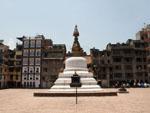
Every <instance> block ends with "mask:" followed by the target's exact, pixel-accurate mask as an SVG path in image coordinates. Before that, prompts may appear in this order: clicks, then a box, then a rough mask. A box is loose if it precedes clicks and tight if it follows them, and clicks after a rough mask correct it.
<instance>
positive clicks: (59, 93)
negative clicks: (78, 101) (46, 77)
mask: <svg viewBox="0 0 150 113" xmlns="http://www.w3.org/2000/svg"><path fill="white" fill-rule="evenodd" d="M91 90H92V91H91ZM91 90H90V89H84V90H83V89H77V96H117V91H114V90H113V91H110V90H107V89H105V90H103V89H100V90H97V89H96V90H94V89H91ZM33 96H35V97H73V96H76V89H75V88H71V89H65V90H64V89H63V90H61V89H58V90H57V89H55V90H54V91H52V92H35V93H34V94H33Z"/></svg>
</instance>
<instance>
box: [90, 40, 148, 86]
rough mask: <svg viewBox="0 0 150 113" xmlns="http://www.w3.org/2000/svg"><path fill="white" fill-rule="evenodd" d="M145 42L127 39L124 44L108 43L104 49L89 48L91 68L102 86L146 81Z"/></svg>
mask: <svg viewBox="0 0 150 113" xmlns="http://www.w3.org/2000/svg"><path fill="white" fill-rule="evenodd" d="M146 46H147V43H145V42H144V41H141V40H128V41H127V43H126V44H124V43H123V44H119V43H118V44H108V45H107V48H106V50H104V51H99V50H97V49H91V56H92V60H93V70H94V72H95V74H96V75H97V76H96V78H97V80H98V81H100V82H101V85H102V86H104V87H110V86H113V85H115V84H118V85H120V84H122V83H124V82H128V83H130V85H133V83H134V82H148V80H149V79H148V73H147V62H146V57H147V52H146V50H145V47H146Z"/></svg>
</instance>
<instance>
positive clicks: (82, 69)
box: [49, 26, 101, 93]
mask: <svg viewBox="0 0 150 113" xmlns="http://www.w3.org/2000/svg"><path fill="white" fill-rule="evenodd" d="M73 35H74V36H75V40H74V43H73V47H72V56H73V57H69V58H68V59H66V61H65V69H64V71H63V72H62V73H59V76H58V79H57V80H56V81H55V83H54V85H53V86H52V87H51V89H50V90H49V92H52V93H69V92H74V91H75V88H71V87H70V83H71V76H73V74H74V73H75V72H76V73H77V74H78V75H79V76H80V78H81V84H82V86H81V87H80V88H78V92H79V93H80V92H81V93H82V92H84V93H92V92H93V93H94V92H97V91H100V90H101V88H100V86H99V85H97V81H96V80H95V79H94V78H93V73H92V72H89V71H88V68H87V61H86V59H85V58H84V57H82V55H83V50H82V48H81V47H80V44H79V42H78V38H77V37H78V36H79V32H78V29H77V26H76V27H75V30H74V34H73Z"/></svg>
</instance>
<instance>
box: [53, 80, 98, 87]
mask: <svg viewBox="0 0 150 113" xmlns="http://www.w3.org/2000/svg"><path fill="white" fill-rule="evenodd" d="M54 85H62V86H64V85H70V82H55V83H54ZM82 85H97V83H96V82H94V81H93V82H82Z"/></svg>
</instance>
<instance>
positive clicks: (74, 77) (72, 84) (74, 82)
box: [70, 72, 82, 104]
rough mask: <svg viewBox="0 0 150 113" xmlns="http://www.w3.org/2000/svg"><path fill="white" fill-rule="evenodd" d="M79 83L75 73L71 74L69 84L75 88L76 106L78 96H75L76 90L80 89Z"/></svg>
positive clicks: (78, 77)
mask: <svg viewBox="0 0 150 113" xmlns="http://www.w3.org/2000/svg"><path fill="white" fill-rule="evenodd" d="M81 85H82V84H81V82H80V76H79V75H78V74H77V73H76V72H75V73H74V74H73V76H72V77H71V83H70V87H75V88H76V93H75V94H76V104H77V101H78V100H77V97H78V94H77V88H78V87H81Z"/></svg>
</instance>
